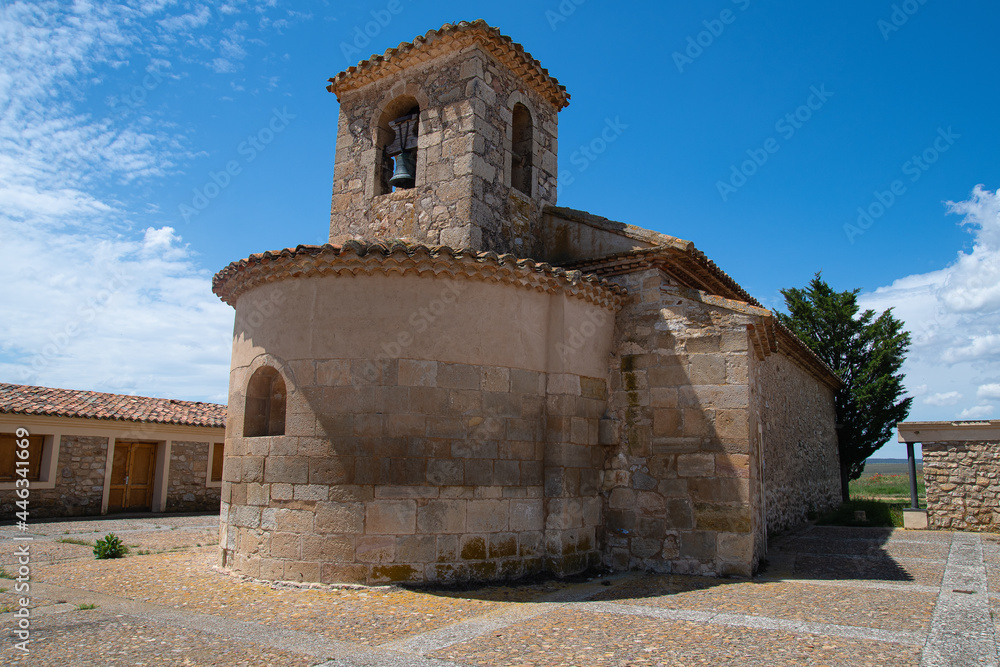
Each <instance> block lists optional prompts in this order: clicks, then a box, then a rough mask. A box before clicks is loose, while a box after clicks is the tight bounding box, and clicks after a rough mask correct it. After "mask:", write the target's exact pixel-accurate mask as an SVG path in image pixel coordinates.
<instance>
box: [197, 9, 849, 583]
mask: <svg viewBox="0 0 1000 667" xmlns="http://www.w3.org/2000/svg"><path fill="white" fill-rule="evenodd" d="M328 89H329V90H330V91H331V92H333V93H335V94H336V95H337V99H338V100H339V102H340V117H339V123H340V126H339V130H338V136H337V147H336V158H335V167H334V188H333V197H332V205H331V217H330V242H329V243H328V244H326V245H323V246H298V247H296V248H286V249H284V250H280V251H274V252H265V253H260V254H255V255H251V256H250V257H249V258H247V259H244V260H241V261H238V262H233V263H232V264H230V265H229V266H228V267H226V268H225V269H223V270H222V271H220V272H219V273H218V274H217V275H216V277H215V280H214V282H213V289H214V290H215V292H216V294H218V295H219V296H220V298H222V299H223V300H224V301H226V302H227V303H229V304H230V305H232V306H233V307H234V308H235V310H236V325H235V328H234V335H233V359H232V364H231V372H230V398H229V412H228V417H227V433H226V452H227V454H226V462H225V467H224V479H223V485H222V525H221V563H222V565H223V566H224V567H226V568H228V569H230V570H231V571H233V572H236V573H240V574H243V575H248V576H251V577H259V578H262V579H267V580H280V579H286V580H296V581H321V582H327V583H337V582H357V583H384V582H395V581H398V582H411V583H425V582H453V581H466V580H495V579H513V578H517V577H520V576H523V575H526V574H533V573H539V572H549V573H552V574H555V575H557V576H565V575H569V574H573V573H578V572H582V571H585V570H586V569H587V568H590V567H593V566H596V565H599V564H603V565H604V566H608V567H612V568H615V569H643V570H653V571H659V572H677V573H690V574H702V575H719V576H744V577H745V576H750V575H751V574H752V573H753V572H754V571H755V570H756V568H757V567H758V565H759V564H760V562H761V560H762V559H763V558H764V557H765V555H766V551H767V536H768V534H769V533H773V532H777V531H782V530H785V529H787V528H790V527H793V526H795V525H797V524H799V523H801V522H803V521H805V518H806V515H807V514H808V513H809V512H810V511H812V510H821V509H825V508H827V507H829V506H831V505H834V504H836V503H837V502H838V501H839V461H838V457H837V443H836V434H835V431H834V420H835V416H834V405H833V396H834V391H835V390H836V389H837V388H838V387H840V386H841V382H840V380H839V379H838V378H837V376H836V375H835V374H834V373H833V372H832V371H831V370H830V369H829V368H828V367H826V366H825V365H824V364H823V363H822V361H820V360H819V359H818V358H817V357H816V356H815V355H814V354H813V353H812V352H810V351H809V349H808V348H807V347H806V346H805V345H804V344H803V343H802V342H801V341H799V340H798V339H796V338H795V337H794V335H792V334H791V333H790V332H789V331H787V330H786V329H784V328H783V327H781V326H780V324H778V323H777V322H776V321H775V318H774V317H773V314H772V313H771V312H770V311H768V310H767V309H765V308H763V307H762V306H761V304H760V303H759V302H757V301H756V300H755V299H754V298H753V297H752V296H750V295H749V294H748V293H746V292H745V291H744V290H743V289H742V288H741V287H740V286H739V285H738V284H737V283H736V282H735V281H734V280H733V279H732V278H730V277H729V276H728V275H726V274H725V273H724V272H723V271H722V270H721V269H719V268H718V267H717V266H716V265H715V264H714V263H713V262H712V261H711V260H709V259H708V258H707V257H705V256H704V255H703V254H702V253H701V252H700V251H698V250H697V249H696V248H695V247H694V244H692V243H691V242H690V241H685V240H682V239H678V238H675V237H672V236H668V235H666V234H660V233H657V232H653V231H649V230H644V229H640V228H638V227H634V226H631V225H626V224H623V223H619V222H614V221H611V220H608V219H606V218H600V217H598V216H594V215H591V214H588V213H585V212H583V211H574V210H572V209H567V208H561V207H557V206H556V205H555V204H556V175H557V173H558V162H557V157H556V155H557V136H558V132H557V115H558V113H559V111H560V110H561V109H563V108H564V107H566V106H567V105H568V103H569V95H568V94H567V93H566V91H565V88H563V86H561V85H560V84H559V83H558V82H557V81H556V80H555V79H554V78H553V77H552V76H551V75H550V74H549V73H548V71H547V70H545V69H544V68H542V67H541V65H540V63H538V61H536V60H534V59H533V58H532V57H531V56H530V54H528V53H527V52H525V51H524V49H523V47H521V46H520V45H518V44H516V43H514V42H513V41H512V40H511V39H510V38H509V37H506V36H505V35H502V34H501V33H500V32H499V30H497V29H496V28H492V27H490V26H488V25H486V24H485V23H484V22H482V21H474V22H471V23H464V22H463V23H458V24H454V25H451V24H449V25H445V26H443V27H442V28H440V29H439V30H432V31H430V32H428V33H427V34H426V35H423V36H421V37H418V38H417V39H415V40H414V41H413V42H412V43H404V44H400V45H399V46H398V47H396V48H392V49H389V50H388V51H386V53H385V54H384V55H382V56H373V57H372V58H371V59H369V60H366V61H363V62H361V63H359V64H358V65H357V66H356V67H352V68H349V69H348V70H346V71H344V72H341V73H340V74H338V75H336V76H335V77H333V78H332V79H330V86H329V87H328ZM416 112H419V125H418V128H417V148H416V151H417V153H416V174H415V184H414V185H413V187H402V186H401V187H398V188H396V189H395V191H391V192H390V190H391V188H390V187H388V176H389V174H390V173H391V170H392V169H393V168H394V167H393V166H392V164H391V162H389V160H388V158H389V157H394V156H393V155H392V154H391V151H388V150H387V147H389V146H391V145H392V143H393V141H395V135H394V131H393V130H392V129H391V127H392V126H390V122H392V121H394V120H395V119H398V118H400V117H403V116H409V115H410V114H413V113H416ZM393 150H395V149H393ZM268 378H271V379H268ZM265 381H266V387H269V388H270V389H268V390H267V392H265V391H264V390H262V389H260V387H262V386H265V384H262V383H264V382H265ZM275 415H279V416H280V418H277V419H276V418H274V416H275ZM263 423H266V424H268V425H269V426H268V428H269V429H270V430H269V434H268V435H260V434H259V433H258V431H257V426H255V425H257V424H263Z"/></svg>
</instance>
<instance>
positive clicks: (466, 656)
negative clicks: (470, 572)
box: [432, 608, 920, 667]
mask: <svg viewBox="0 0 1000 667" xmlns="http://www.w3.org/2000/svg"><path fill="white" fill-rule="evenodd" d="M919 654H920V649H919V647H914V646H899V645H898V644H889V643H882V642H874V641H861V640H848V639H840V638H831V637H823V636H821V635H811V634H798V633H790V632H782V631H777V632H776V631H761V630H756V629H751V628H738V627H729V626H722V625H708V624H702V623H696V622H689V621H663V620H659V619H655V618H646V617H631V618H629V619H628V621H627V622H624V621H622V620H620V619H615V620H614V621H613V622H609V619H608V618H607V617H606V616H605V615H602V614H594V613H590V612H587V611H585V610H582V609H579V608H575V609H573V610H559V611H554V612H552V613H549V614H546V615H545V616H542V617H537V618H533V619H531V620H529V621H527V622H526V623H524V624H521V625H519V626H517V627H516V628H512V629H511V630H510V631H507V632H494V633H491V634H490V635H489V636H486V637H481V638H477V639H475V640H471V641H468V642H464V643H462V644H456V645H454V646H450V647H448V648H447V649H443V650H441V651H439V652H437V653H434V654H432V657H437V658H443V659H447V660H450V661H452V662H457V663H461V664H466V665H499V664H503V665H523V666H527V665H531V666H536V665H537V666H538V667H556V666H561V665H588V666H591V667H600V666H605V665H607V666H611V665H635V666H638V665H685V666H686V665H699V664H705V665H733V666H742V665H762V664H767V665H830V664H842V665H847V664H849V665H858V666H859V667H860V666H865V667H867V666H868V665H871V666H875V665H879V666H881V665H887V664H892V665H894V666H897V667H904V666H910V665H913V666H915V665H918V664H919Z"/></svg>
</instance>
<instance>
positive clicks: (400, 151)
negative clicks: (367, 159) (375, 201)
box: [375, 97, 420, 195]
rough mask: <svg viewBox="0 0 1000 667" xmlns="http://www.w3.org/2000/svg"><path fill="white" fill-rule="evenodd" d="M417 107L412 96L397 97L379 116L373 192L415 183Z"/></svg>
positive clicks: (418, 113) (402, 187)
mask: <svg viewBox="0 0 1000 667" xmlns="http://www.w3.org/2000/svg"><path fill="white" fill-rule="evenodd" d="M419 124H420V106H419V105H418V104H417V101H416V100H415V99H413V98H412V97H399V98H396V99H395V100H393V101H392V102H390V103H389V104H387V105H386V107H385V109H384V110H383V111H382V115H381V116H380V117H379V123H378V137H377V142H376V143H377V145H378V149H379V150H378V151H377V153H376V160H377V161H378V164H376V165H375V168H376V170H377V171H376V178H375V194H379V195H384V194H388V193H390V192H392V191H393V189H397V190H405V189H408V188H412V187H414V186H415V185H416V182H417V137H418V133H419V132H418V131H419V127H418V126H419Z"/></svg>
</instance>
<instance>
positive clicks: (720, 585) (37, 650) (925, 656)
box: [0, 516, 1000, 667]
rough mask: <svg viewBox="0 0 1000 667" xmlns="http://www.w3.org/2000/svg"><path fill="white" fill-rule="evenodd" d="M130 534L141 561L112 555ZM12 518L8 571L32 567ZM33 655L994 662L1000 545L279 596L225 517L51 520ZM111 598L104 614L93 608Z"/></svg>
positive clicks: (35, 571)
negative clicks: (678, 572)
mask: <svg viewBox="0 0 1000 667" xmlns="http://www.w3.org/2000/svg"><path fill="white" fill-rule="evenodd" d="M111 531H113V532H115V533H117V534H119V535H120V536H121V537H122V538H123V540H124V541H125V543H126V544H128V545H129V546H130V547H131V550H132V555H130V556H129V557H127V558H124V559H121V560H106V561H96V560H94V559H93V557H92V554H91V549H92V547H91V546H90V545H85V544H77V543H75V542H89V543H91V544H92V543H93V540H94V539H96V538H97V537H100V536H103V535H104V534H106V533H107V532H111ZM23 534H24V533H20V532H18V531H16V530H15V529H14V528H13V527H11V526H9V525H8V526H0V564H2V565H4V567H5V569H6V571H7V572H8V573H13V572H15V571H16V567H17V565H16V561H17V558H16V557H15V556H14V555H13V554H14V549H15V546H14V544H15V543H14V542H13V540H12V538H13V537H14V536H15V535H23ZM27 534H30V535H33V536H34V541H33V542H32V543H31V550H32V557H31V561H32V562H31V567H32V596H33V606H32V619H31V643H30V647H31V652H30V654H28V655H23V654H21V653H20V652H18V651H16V650H15V649H13V648H12V644H13V642H14V641H15V639H14V637H13V629H14V626H15V623H16V619H15V617H14V616H13V613H11V612H10V611H8V610H9V609H11V608H15V606H16V605H17V600H16V598H17V597H18V596H16V595H15V594H14V592H13V585H14V583H15V582H13V581H11V580H9V579H7V580H0V590H2V592H0V610H3V611H4V612H5V613H0V627H2V629H3V630H2V633H0V636H2V637H3V638H4V640H3V646H2V649H0V664H17V665H53V666H56V665H58V666H64V665H92V664H101V665H132V666H146V665H275V666H282V667H284V666H289V667H293V666H299V665H301V666H303V667H305V666H311V665H323V666H326V667H333V666H334V665H336V666H345V667H346V666H355V665H358V666H360V665H371V666H385V667H390V666H411V665H412V666H421V667H422V666H427V667H444V666H446V665H524V666H527V665H531V666H550V665H580V666H585V667H595V666H604V665H608V666H611V665H614V666H626V665H630V666H639V665H768V666H771V665H893V667H904V666H907V665H997V647H996V642H995V634H996V630H997V628H996V624H995V622H994V620H993V616H994V613H996V612H1000V538H998V537H996V536H993V535H979V534H971V533H958V532H954V533H950V532H917V531H907V532H904V531H898V530H897V531H891V530H882V529H851V528H820V527H815V526H813V527H809V528H806V529H804V530H801V531H799V532H796V533H793V534H789V535H786V536H783V537H782V538H780V539H777V540H773V541H772V543H771V545H770V552H769V562H768V566H767V569H766V570H765V571H764V572H763V574H762V575H761V576H759V577H757V578H755V579H753V580H751V581H747V580H737V579H710V578H702V577H687V576H662V575H643V574H639V573H628V574H615V575H609V576H605V577H596V578H593V579H590V580H585V579H581V580H578V581H574V582H560V581H541V582H534V583H531V584H525V585H519V586H488V587H482V588H476V589H472V590H461V591H459V590H454V589H451V590H448V589H441V590H426V589H425V590H407V589H400V588H351V589H331V588H329V587H316V588H304V587H281V586H270V585H268V584H262V583H256V582H251V581H243V580H240V579H236V578H232V577H229V576H227V575H225V574H221V573H219V572H217V571H215V570H213V569H212V566H213V565H214V563H215V561H216V553H217V550H218V547H217V539H218V538H217V535H218V518H217V517H215V516H183V517H178V516H174V517H166V516H147V517H140V518H127V519H117V520H109V519H103V518H102V519H100V520H77V521H67V522H58V523H40V522H39V523H35V524H32V525H31V526H30V532H29V533H27ZM90 605H94V608H87V607H89V606H90Z"/></svg>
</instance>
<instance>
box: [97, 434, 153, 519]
mask: <svg viewBox="0 0 1000 667" xmlns="http://www.w3.org/2000/svg"><path fill="white" fill-rule="evenodd" d="M155 466H156V443H154V442H116V443H115V453H114V458H113V459H112V463H111V492H110V493H109V494H108V511H109V512H138V511H147V512H148V511H149V510H151V509H152V507H153V479H154V476H155Z"/></svg>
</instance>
